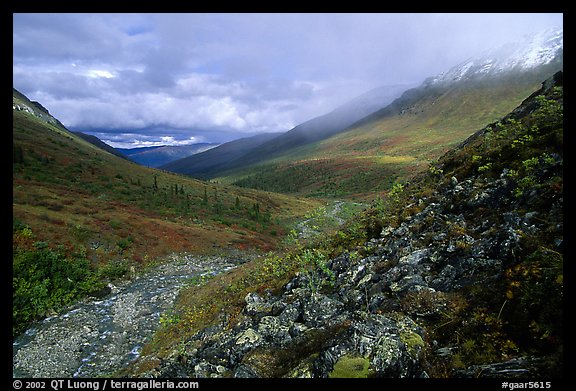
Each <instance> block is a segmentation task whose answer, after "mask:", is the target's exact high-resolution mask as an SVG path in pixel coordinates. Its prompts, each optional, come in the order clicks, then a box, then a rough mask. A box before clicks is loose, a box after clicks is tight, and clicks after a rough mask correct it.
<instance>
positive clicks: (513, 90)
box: [218, 32, 563, 199]
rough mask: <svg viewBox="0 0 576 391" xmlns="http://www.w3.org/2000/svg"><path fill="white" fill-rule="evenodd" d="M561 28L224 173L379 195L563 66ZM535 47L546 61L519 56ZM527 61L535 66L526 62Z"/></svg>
mask: <svg viewBox="0 0 576 391" xmlns="http://www.w3.org/2000/svg"><path fill="white" fill-rule="evenodd" d="M559 34H560V38H558V32H554V33H553V34H552V37H553V38H551V39H549V40H546V39H539V40H536V42H539V43H541V44H543V45H544V44H550V45H551V47H550V50H548V51H547V50H544V48H540V50H537V47H534V40H528V41H527V42H528V43H529V44H530V45H529V46H528V47H521V46H516V47H515V48H516V50H514V51H512V54H510V53H509V52H508V51H505V54H506V56H503V57H502V58H501V59H500V60H499V61H496V60H494V59H493V58H492V57H491V60H490V61H491V62H490V64H494V68H493V69H494V71H490V72H489V71H488V70H489V68H487V67H486V60H485V57H482V58H480V59H478V60H470V61H468V62H466V63H464V64H460V65H458V66H456V67H454V68H453V69H451V70H450V71H448V72H447V73H445V74H443V75H440V76H439V77H437V78H431V79H428V80H426V81H425V82H424V83H423V84H422V85H421V86H419V87H417V88H413V89H410V90H408V91H406V92H405V93H404V94H402V96H400V97H399V98H398V99H396V100H394V101H393V102H392V103H391V104H390V105H388V106H386V107H385V108H383V109H381V110H378V111H376V112H374V113H372V114H370V115H368V116H366V117H365V118H363V119H361V120H359V121H358V122H356V123H355V124H353V125H352V126H350V127H348V128H347V129H346V130H345V131H343V132H340V133H338V134H336V135H333V136H331V137H329V138H326V139H324V140H321V141H316V142H313V143H309V144H307V145H305V146H300V147H296V148H292V149H290V150H288V151H284V152H283V153H282V154H280V155H277V157H276V158H275V159H269V160H267V161H260V163H259V164H255V165H252V166H249V167H246V168H244V169H242V168H240V169H232V170H229V171H226V172H221V173H219V174H218V179H219V180H220V181H223V182H225V183H234V184H236V185H240V186H245V187H252V188H257V189H262V190H271V191H277V192H285V193H294V194H300V195H307V196H320V197H349V198H350V197H351V198H364V199H370V198H373V197H374V196H376V195H377V194H379V193H382V192H384V191H387V190H388V189H390V187H391V186H392V184H393V183H394V181H395V180H397V178H403V177H406V176H409V175H411V174H412V173H413V172H415V171H420V170H423V169H426V167H427V166H428V164H429V163H430V162H431V161H433V160H434V159H436V158H437V157H439V156H440V155H441V154H442V153H444V152H445V151H447V150H448V149H449V148H451V147H453V146H455V145H457V144H458V143H459V142H461V141H462V140H464V139H465V138H466V137H468V136H469V135H471V134H472V133H474V132H475V131H476V130H478V129H479V128H481V127H482V126H483V125H484V124H485V123H488V122H491V121H493V120H495V119H497V118H500V117H502V116H503V115H505V114H506V113H508V112H509V111H510V110H512V109H513V108H514V107H516V106H517V105H518V104H519V103H520V102H522V100H523V99H524V98H526V97H527V96H528V95H529V94H531V93H532V91H534V90H535V89H537V88H538V86H539V84H540V81H541V80H543V79H546V78H548V77H550V75H552V74H554V72H556V71H558V70H561V69H562V68H563V55H562V49H561V46H560V47H559V46H558V45H561V32H560V33H559ZM559 42H560V43H559ZM534 52H537V53H541V54H542V53H545V55H544V54H542V56H541V57H539V58H541V60H542V63H537V62H535V60H534V56H532V57H530V58H529V59H531V60H530V61H531V62H530V61H528V59H527V60H526V61H525V62H520V60H519V59H518V58H519V57H518V56H519V55H521V54H526V53H534ZM551 53H553V54H554V56H552V54H551ZM483 59H484V60H483ZM528 63H529V64H530V66H529V67H528V66H524V65H526V64H528ZM470 64H477V65H475V66H472V65H470ZM502 64H504V65H506V67H504V65H502ZM496 65H498V66H496ZM490 69H491V68H490ZM454 75H458V77H455V76H454ZM277 140H279V139H276V140H273V141H277ZM255 152H256V151H254V152H253V153H255ZM261 152H262V151H261ZM263 156H266V155H264V154H263ZM267 156H270V155H269V154H268V155H267ZM245 158H246V159H247V160H246V161H256V160H249V159H248V157H245ZM381 178H386V180H385V181H382V180H380V179H381Z"/></svg>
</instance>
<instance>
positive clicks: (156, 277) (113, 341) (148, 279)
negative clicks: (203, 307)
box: [13, 256, 242, 377]
mask: <svg viewBox="0 0 576 391" xmlns="http://www.w3.org/2000/svg"><path fill="white" fill-rule="evenodd" d="M241 262H242V261H240V260H231V259H223V258H195V257H192V256H180V257H179V258H178V259H177V260H173V261H171V262H169V263H167V264H164V265H162V266H159V267H157V268H155V269H154V270H152V271H150V272H148V273H146V274H145V275H142V276H139V277H138V278H136V279H134V280H133V281H131V282H128V283H124V284H123V285H122V286H119V287H114V288H113V290H112V292H111V293H110V294H109V295H108V296H106V297H104V298H101V299H96V300H91V301H84V302H81V303H78V304H76V305H74V306H73V307H71V308H70V309H69V310H68V311H67V312H65V313H62V314H60V315H58V316H54V317H50V318H46V319H44V320H43V321H41V322H38V323H37V324H35V325H33V326H32V327H31V328H29V329H28V330H27V331H26V332H25V333H23V334H22V335H21V336H19V337H18V338H17V339H16V340H15V341H14V343H13V376H14V377H96V376H100V375H106V374H111V373H113V372H114V371H116V370H118V369H120V368H122V367H124V366H126V365H127V364H128V363H129V362H130V361H132V360H134V359H135V358H137V357H138V355H139V353H140V349H141V348H142V346H143V345H144V344H145V343H146V342H147V341H148V340H149V339H150V337H151V336H152V335H153V333H154V331H155V330H156V329H157V328H158V326H159V319H160V315H161V314H162V313H164V312H166V311H167V310H168V309H169V308H171V306H172V304H173V302H174V299H175V298H176V296H177V294H178V290H179V288H181V287H182V286H183V285H185V284H186V283H187V282H189V281H190V279H191V278H193V277H198V276H200V275H206V274H210V275H215V274H218V273H222V272H224V271H226V270H229V269H231V268H234V267H235V266H237V265H238V264H239V263H241Z"/></svg>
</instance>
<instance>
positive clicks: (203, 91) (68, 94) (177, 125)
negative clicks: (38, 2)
mask: <svg viewBox="0 0 576 391" xmlns="http://www.w3.org/2000/svg"><path fill="white" fill-rule="evenodd" d="M13 22H14V23H13V83H14V87H15V88H16V89H18V90H19V91H21V92H22V93H24V94H25V95H26V96H28V97H29V98H30V99H32V100H37V101H39V102H41V103H42V105H44V106H45V107H46V108H47V109H48V110H50V113H51V114H52V115H54V116H55V117H56V118H58V119H59V120H60V121H61V122H62V123H63V124H64V125H65V126H67V127H68V128H69V129H71V130H77V131H83V132H86V133H90V134H94V135H96V136H98V137H99V138H101V139H102V140H104V141H106V142H107V143H109V144H111V145H113V146H117V147H124V148H127V147H145V146H153V145H185V144H191V143H198V142H225V141H229V140H232V139H236V138H239V137H246V136H250V135H254V134H259V133H265V132H284V131H288V130H290V129H291V128H293V127H294V126H296V125H298V124H301V123H302V122H305V121H307V120H309V119H311V118H314V117H317V116H320V115H323V114H326V113H328V112H330V111H331V110H333V109H334V108H336V107H337V106H339V105H341V104H344V103H346V102H347V101H349V100H351V99H353V98H355V97H356V96H358V95H360V94H362V93H365V92H366V91H369V90H372V89H373V88H376V87H381V86H387V85H398V84H405V85H412V86H413V85H417V84H420V83H421V82H422V81H423V80H424V79H426V78H427V77H429V76H434V75H437V74H439V73H440V72H443V71H446V70H448V69H449V68H450V67H452V66H454V65H456V64H458V63H460V62H462V61H465V60H466V59H468V58H469V57H471V56H475V55H477V54H479V53H480V52H482V51H484V50H486V49H489V48H492V47H495V46H499V45H501V44H504V43H507V42H514V41H516V40H518V39H520V38H522V37H523V36H524V35H526V34H530V33H534V32H537V31H540V30H543V29H546V28H549V27H562V26H563V15H562V14H540V13H523V14H454V13H451V14H426V13H424V14H280V13H277V14H261V13H259V14H14V16H13Z"/></svg>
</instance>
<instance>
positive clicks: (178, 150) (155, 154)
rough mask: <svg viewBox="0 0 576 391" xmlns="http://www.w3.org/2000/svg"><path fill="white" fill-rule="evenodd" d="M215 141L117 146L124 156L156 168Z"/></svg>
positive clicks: (208, 146)
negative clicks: (128, 146) (153, 145)
mask: <svg viewBox="0 0 576 391" xmlns="http://www.w3.org/2000/svg"><path fill="white" fill-rule="evenodd" d="M218 145H220V144H217V143H196V144H190V145H161V146H156V147H142V148H117V150H118V151H119V152H120V153H122V154H123V155H124V156H126V157H128V158H129V159H130V160H132V161H133V162H136V163H138V164H141V165H143V166H147V167H154V168H158V167H160V166H162V165H164V164H168V163H170V162H172V161H174V160H178V159H183V158H185V157H188V156H191V155H194V154H197V153H200V152H204V151H207V150H209V149H211V148H214V147H217V146H218Z"/></svg>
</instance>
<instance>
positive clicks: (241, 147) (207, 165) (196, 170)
mask: <svg viewBox="0 0 576 391" xmlns="http://www.w3.org/2000/svg"><path fill="white" fill-rule="evenodd" d="M276 137H278V133H264V134H259V135H256V136H252V137H245V138H241V139H238V140H234V141H230V142H227V143H224V144H221V145H220V146H218V147H215V148H212V149H209V150H208V151H204V152H201V153H198V154H195V155H192V156H189V157H186V158H183V159H179V160H176V161H173V162H170V163H168V164H165V165H162V166H160V168H161V169H163V170H167V171H172V172H176V173H179V174H185V175H190V176H192V177H195V178H200V179H209V178H210V177H211V176H212V174H213V173H215V172H220V171H221V170H222V169H223V168H225V167H228V166H229V164H230V162H231V161H234V160H236V159H238V158H241V157H242V156H244V155H246V154H247V153H250V152H251V151H252V150H254V149H255V148H257V147H258V146H260V145H262V144H264V143H266V142H267V141H270V140H272V139H275V138H276Z"/></svg>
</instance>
